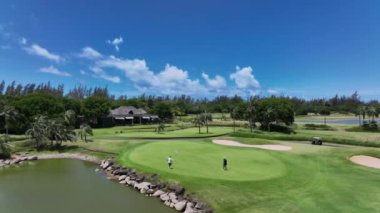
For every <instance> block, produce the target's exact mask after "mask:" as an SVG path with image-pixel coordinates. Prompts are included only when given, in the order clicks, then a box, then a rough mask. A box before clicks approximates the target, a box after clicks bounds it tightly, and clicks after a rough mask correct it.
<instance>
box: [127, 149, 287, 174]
mask: <svg viewBox="0 0 380 213" xmlns="http://www.w3.org/2000/svg"><path fill="white" fill-rule="evenodd" d="M169 155H171V156H172V157H173V159H174V169H172V170H170V169H168V167H167V162H166V159H167V157H168V156H169ZM223 157H227V158H228V167H229V169H228V171H224V170H223V169H222V158H223ZM121 160H122V161H131V162H132V163H135V164H138V165H140V166H143V167H147V168H149V170H154V171H161V172H168V173H173V174H177V175H184V176H192V177H200V178H207V179H220V180H230V181H248V180H265V179H272V178H276V177H280V176H283V175H284V174H285V172H286V167H285V165H284V164H283V163H282V162H281V161H280V160H279V159H278V158H276V157H274V156H272V155H271V154H270V152H269V151H264V150H254V149H244V148H238V147H222V146H218V145H214V144H212V143H206V142H152V143H147V144H145V145H141V146H138V147H137V148H135V149H133V150H132V151H130V152H128V153H124V154H123V155H122V156H121Z"/></svg>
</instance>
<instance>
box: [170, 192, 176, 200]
mask: <svg viewBox="0 0 380 213" xmlns="http://www.w3.org/2000/svg"><path fill="white" fill-rule="evenodd" d="M169 198H170V200H174V199H177V196H176V195H175V193H174V192H171V193H169Z"/></svg>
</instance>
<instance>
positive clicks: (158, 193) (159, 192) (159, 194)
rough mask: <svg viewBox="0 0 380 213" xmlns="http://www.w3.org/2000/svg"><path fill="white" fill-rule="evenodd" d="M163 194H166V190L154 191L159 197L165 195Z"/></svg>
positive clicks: (154, 195) (155, 195)
mask: <svg viewBox="0 0 380 213" xmlns="http://www.w3.org/2000/svg"><path fill="white" fill-rule="evenodd" d="M163 194H165V192H164V191H162V190H157V191H155V192H154V193H153V197H159V196H161V195H163Z"/></svg>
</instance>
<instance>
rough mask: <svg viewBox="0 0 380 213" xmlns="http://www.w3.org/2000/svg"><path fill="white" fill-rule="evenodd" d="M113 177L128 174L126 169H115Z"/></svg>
mask: <svg viewBox="0 0 380 213" xmlns="http://www.w3.org/2000/svg"><path fill="white" fill-rule="evenodd" d="M113 174H114V175H123V176H124V175H126V174H128V171H127V170H126V169H116V170H115V171H114V172H113Z"/></svg>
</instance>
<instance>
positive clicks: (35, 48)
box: [24, 44, 63, 62]
mask: <svg viewBox="0 0 380 213" xmlns="http://www.w3.org/2000/svg"><path fill="white" fill-rule="evenodd" d="M24 50H25V51H26V52H27V53H28V54H30V55H37V56H41V57H43V58H46V59H49V60H51V61H55V62H61V61H63V58H62V57H61V56H59V55H57V54H54V53H51V52H49V51H48V50H47V49H45V48H43V47H41V46H39V45H38V44H33V45H31V46H30V47H25V48H24Z"/></svg>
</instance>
